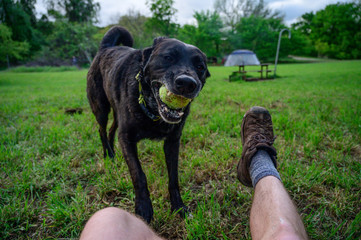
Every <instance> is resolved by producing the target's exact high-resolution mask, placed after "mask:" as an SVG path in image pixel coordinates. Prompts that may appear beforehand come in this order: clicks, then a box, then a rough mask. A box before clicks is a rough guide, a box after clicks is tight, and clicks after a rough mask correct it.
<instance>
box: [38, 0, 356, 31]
mask: <svg viewBox="0 0 361 240" xmlns="http://www.w3.org/2000/svg"><path fill="white" fill-rule="evenodd" d="M95 2H99V3H100V6H101V9H100V14H99V23H98V24H97V25H99V26H106V25H108V24H111V23H115V21H116V19H117V17H118V16H121V15H123V14H126V13H127V12H128V10H129V9H132V10H136V11H140V12H141V13H142V14H143V15H145V16H151V13H150V11H149V10H148V7H147V5H146V0H95ZM213 2H214V0H175V4H174V7H175V8H176V9H177V13H176V16H175V17H176V22H177V23H180V24H182V25H183V24H192V23H194V22H195V20H194V18H193V14H194V11H201V10H213ZM265 2H266V3H268V4H269V7H270V8H271V9H275V10H279V11H281V12H282V13H283V14H284V15H285V22H286V24H287V25H289V24H290V23H293V22H295V21H296V19H297V18H298V17H300V16H301V15H302V14H304V13H306V12H311V11H317V10H320V9H322V8H324V7H325V6H326V5H328V4H333V3H336V2H351V0H265ZM36 10H37V12H38V13H45V12H46V10H45V7H44V4H43V0H37V3H36Z"/></svg>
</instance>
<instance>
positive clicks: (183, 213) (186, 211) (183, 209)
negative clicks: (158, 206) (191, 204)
mask: <svg viewBox="0 0 361 240" xmlns="http://www.w3.org/2000/svg"><path fill="white" fill-rule="evenodd" d="M172 211H173V212H176V213H178V214H179V216H180V217H181V218H185V217H193V216H192V214H191V213H190V211H189V209H188V208H187V207H186V206H185V205H181V206H178V207H174V208H173V207H172Z"/></svg>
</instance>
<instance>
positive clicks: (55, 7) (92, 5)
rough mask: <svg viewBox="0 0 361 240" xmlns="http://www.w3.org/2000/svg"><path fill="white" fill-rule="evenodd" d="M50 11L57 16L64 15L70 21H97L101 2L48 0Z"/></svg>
mask: <svg viewBox="0 0 361 240" xmlns="http://www.w3.org/2000/svg"><path fill="white" fill-rule="evenodd" d="M46 2H47V5H48V11H50V12H51V13H52V14H53V16H55V17H56V18H59V17H61V16H62V15H64V17H65V18H66V19H68V21H69V22H77V23H88V22H97V14H98V12H99V10H100V4H99V3H97V2H94V1H93V0H46Z"/></svg>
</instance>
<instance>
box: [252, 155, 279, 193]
mask: <svg viewBox="0 0 361 240" xmlns="http://www.w3.org/2000/svg"><path fill="white" fill-rule="evenodd" d="M249 173H250V175H251V179H252V185H253V187H255V186H256V184H257V183H258V181H259V180H261V179H262V178H264V177H267V176H274V177H276V178H278V179H279V180H281V177H280V175H279V173H278V171H277V169H276V168H275V166H274V164H273V162H272V159H271V157H270V156H269V155H268V153H267V152H266V151H264V150H258V151H257V152H256V154H255V155H254V156H253V157H252V160H251V165H250V167H249Z"/></svg>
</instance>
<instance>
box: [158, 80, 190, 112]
mask: <svg viewBox="0 0 361 240" xmlns="http://www.w3.org/2000/svg"><path fill="white" fill-rule="evenodd" d="M159 97H160V99H161V100H162V102H164V103H165V104H166V105H167V106H168V107H170V108H171V109H179V108H184V107H185V106H187V105H188V103H190V101H191V100H192V99H190V98H185V97H183V96H180V95H176V94H174V93H172V92H170V91H169V90H168V89H167V88H166V87H165V86H164V85H163V86H162V87H161V88H159Z"/></svg>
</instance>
